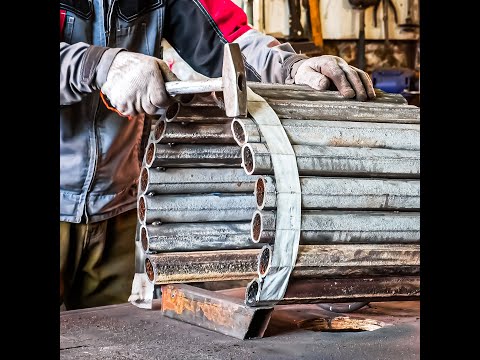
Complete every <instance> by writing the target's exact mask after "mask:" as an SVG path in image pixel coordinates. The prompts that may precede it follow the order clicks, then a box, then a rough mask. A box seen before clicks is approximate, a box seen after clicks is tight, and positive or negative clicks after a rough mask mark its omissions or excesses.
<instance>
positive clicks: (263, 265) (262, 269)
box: [257, 245, 272, 278]
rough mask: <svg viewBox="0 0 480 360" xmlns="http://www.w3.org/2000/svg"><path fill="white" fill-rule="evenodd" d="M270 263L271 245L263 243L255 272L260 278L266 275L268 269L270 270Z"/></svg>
mask: <svg viewBox="0 0 480 360" xmlns="http://www.w3.org/2000/svg"><path fill="white" fill-rule="evenodd" d="M271 264H272V247H271V246H269V245H265V246H264V247H263V248H262V251H261V252H260V254H259V255H258V267H257V272H258V276H260V278H264V277H265V276H267V273H268V271H269V270H270V266H271Z"/></svg>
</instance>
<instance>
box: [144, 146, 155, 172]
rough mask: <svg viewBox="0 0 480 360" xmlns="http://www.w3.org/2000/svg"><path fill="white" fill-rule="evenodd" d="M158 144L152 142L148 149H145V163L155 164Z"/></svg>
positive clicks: (147, 164) (148, 164)
mask: <svg viewBox="0 0 480 360" xmlns="http://www.w3.org/2000/svg"><path fill="white" fill-rule="evenodd" d="M156 148H157V146H156V145H155V143H154V142H150V143H148V145H147V150H146V151H145V165H146V166H148V167H150V166H152V164H153V160H155V151H156Z"/></svg>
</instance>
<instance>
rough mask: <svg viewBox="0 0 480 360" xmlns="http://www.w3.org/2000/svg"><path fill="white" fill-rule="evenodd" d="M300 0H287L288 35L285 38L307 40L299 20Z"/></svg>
mask: <svg viewBox="0 0 480 360" xmlns="http://www.w3.org/2000/svg"><path fill="white" fill-rule="evenodd" d="M300 4H301V0H288V13H289V15H288V37H287V40H289V41H290V40H296V41H300V40H307V38H306V37H305V30H304V29H303V26H302V23H301V21H300V15H301V7H300Z"/></svg>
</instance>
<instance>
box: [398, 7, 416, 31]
mask: <svg viewBox="0 0 480 360" xmlns="http://www.w3.org/2000/svg"><path fill="white" fill-rule="evenodd" d="M419 1H420V0H419ZM398 27H399V28H400V31H402V32H415V31H416V30H417V29H418V28H420V24H418V23H417V22H415V21H414V20H413V0H408V2H407V17H406V18H405V22H404V23H402V24H398Z"/></svg>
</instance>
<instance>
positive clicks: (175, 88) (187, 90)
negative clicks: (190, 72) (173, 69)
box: [165, 77, 223, 96]
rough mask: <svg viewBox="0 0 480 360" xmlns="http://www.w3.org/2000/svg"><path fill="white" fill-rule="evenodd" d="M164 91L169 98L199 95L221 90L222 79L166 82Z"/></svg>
mask: <svg viewBox="0 0 480 360" xmlns="http://www.w3.org/2000/svg"><path fill="white" fill-rule="evenodd" d="M165 89H166V90H167V92H168V94H169V95H170V96H174V95H180V94H199V93H209V92H213V91H222V90H223V79H222V78H221V77H220V78H213V79H208V80H184V81H167V82H165Z"/></svg>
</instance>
